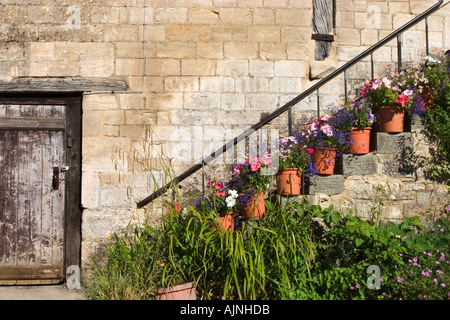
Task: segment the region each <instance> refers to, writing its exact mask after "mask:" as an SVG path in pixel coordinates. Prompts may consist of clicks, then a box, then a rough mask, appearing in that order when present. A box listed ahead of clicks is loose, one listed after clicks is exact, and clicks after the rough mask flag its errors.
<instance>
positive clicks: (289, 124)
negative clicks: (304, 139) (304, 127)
mask: <svg viewBox="0 0 450 320" xmlns="http://www.w3.org/2000/svg"><path fill="white" fill-rule="evenodd" d="M288 130H289V135H290V136H292V108H289V109H288Z"/></svg>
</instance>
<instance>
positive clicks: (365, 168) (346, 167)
mask: <svg viewBox="0 0 450 320" xmlns="http://www.w3.org/2000/svg"><path fill="white" fill-rule="evenodd" d="M342 167H343V173H344V174H345V175H363V174H364V175H366V174H377V173H378V170H377V167H378V159H377V156H376V155H374V154H372V153H368V154H359V155H353V154H344V155H342Z"/></svg>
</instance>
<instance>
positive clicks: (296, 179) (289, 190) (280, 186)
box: [276, 168, 302, 195]
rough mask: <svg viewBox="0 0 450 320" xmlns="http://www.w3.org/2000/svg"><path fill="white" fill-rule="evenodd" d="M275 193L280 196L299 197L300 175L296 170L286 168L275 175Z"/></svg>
mask: <svg viewBox="0 0 450 320" xmlns="http://www.w3.org/2000/svg"><path fill="white" fill-rule="evenodd" d="M276 180H277V192H278V194H280V195H299V194H300V189H301V183H302V173H301V171H300V170H299V169H297V168H288V169H283V170H280V171H278V173H277V174H276Z"/></svg>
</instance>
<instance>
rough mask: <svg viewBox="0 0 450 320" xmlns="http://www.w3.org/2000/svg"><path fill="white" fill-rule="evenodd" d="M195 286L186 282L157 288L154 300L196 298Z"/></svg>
mask: <svg viewBox="0 0 450 320" xmlns="http://www.w3.org/2000/svg"><path fill="white" fill-rule="evenodd" d="M196 299H197V295H196V293H195V286H194V283H193V282H188V283H184V284H180V285H177V286H173V287H170V288H165V289H159V290H158V292H157V293H156V295H155V300H196Z"/></svg>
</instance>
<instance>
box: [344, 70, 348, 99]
mask: <svg viewBox="0 0 450 320" xmlns="http://www.w3.org/2000/svg"><path fill="white" fill-rule="evenodd" d="M344 101H345V103H347V101H348V94H347V71H344Z"/></svg>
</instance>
